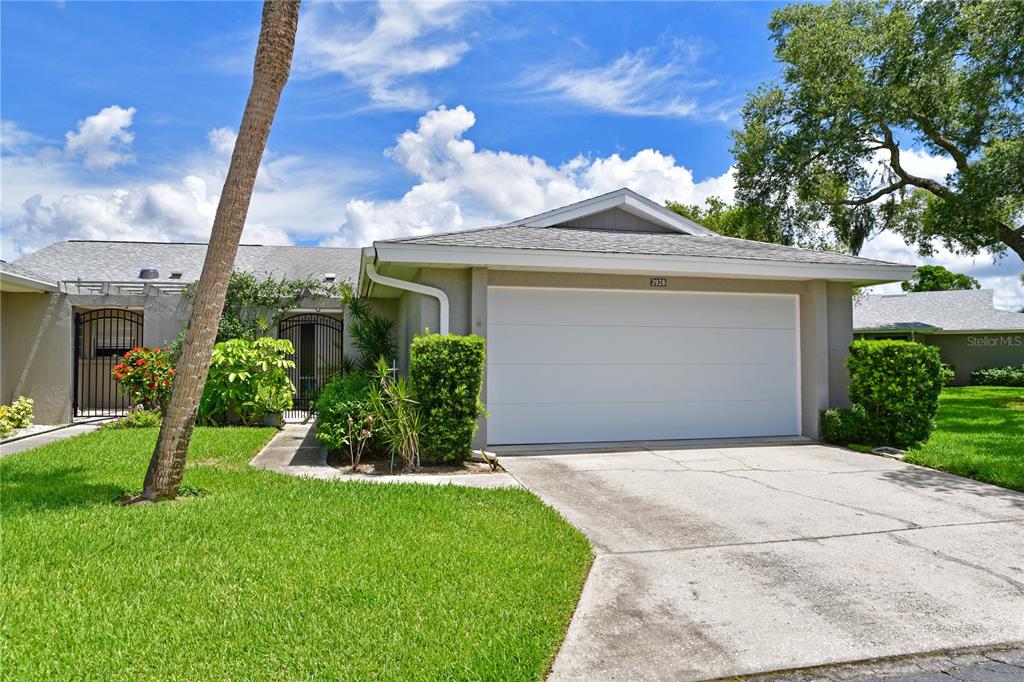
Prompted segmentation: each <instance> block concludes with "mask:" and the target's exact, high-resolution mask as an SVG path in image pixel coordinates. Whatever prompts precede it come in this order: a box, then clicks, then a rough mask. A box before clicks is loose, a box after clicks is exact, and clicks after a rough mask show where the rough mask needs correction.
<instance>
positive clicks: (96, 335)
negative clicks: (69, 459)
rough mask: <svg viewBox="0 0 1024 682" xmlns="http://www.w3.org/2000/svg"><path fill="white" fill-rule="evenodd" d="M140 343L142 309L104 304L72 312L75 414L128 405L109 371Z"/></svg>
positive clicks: (104, 413)
mask: <svg viewBox="0 0 1024 682" xmlns="http://www.w3.org/2000/svg"><path fill="white" fill-rule="evenodd" d="M140 345H142V313H137V312H134V311H131V310H120V309H116V308H103V309H101V310H90V311H88V312H83V313H75V357H74V360H75V367H74V388H73V391H72V405H73V406H74V411H75V416H76V417H113V416H117V415H119V414H124V413H125V411H126V410H128V409H129V408H130V407H131V404H130V402H129V400H128V397H127V396H125V395H124V394H122V393H121V391H119V390H118V387H117V382H116V381H115V380H114V377H113V375H112V374H111V371H112V370H113V369H114V365H116V364H117V363H118V362H120V360H121V356H122V355H124V353H125V352H126V351H128V350H130V349H132V348H135V347H136V346H140Z"/></svg>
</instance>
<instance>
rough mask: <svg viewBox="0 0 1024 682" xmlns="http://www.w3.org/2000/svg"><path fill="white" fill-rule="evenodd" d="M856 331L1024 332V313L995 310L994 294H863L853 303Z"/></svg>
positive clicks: (984, 292) (987, 290)
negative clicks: (993, 304) (989, 330)
mask: <svg viewBox="0 0 1024 682" xmlns="http://www.w3.org/2000/svg"><path fill="white" fill-rule="evenodd" d="M853 328H854V329H856V330H893V331H896V330H907V331H910V330H921V331H927V330H936V329H942V330H945V331H980V330H984V329H991V330H994V331H1004V330H1012V331H1021V330H1024V313H1011V312H1007V311H1005V310H996V309H995V308H993V307H992V291H991V290H989V289H972V290H968V291H925V292H919V293H906V294H891V295H885V294H882V295H863V296H858V297H856V298H854V301H853Z"/></svg>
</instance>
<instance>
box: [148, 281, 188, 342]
mask: <svg viewBox="0 0 1024 682" xmlns="http://www.w3.org/2000/svg"><path fill="white" fill-rule="evenodd" d="M191 313H192V303H191V302H190V301H186V300H185V299H184V298H182V297H181V296H180V295H179V294H160V295H156V296H146V297H145V300H144V302H143V304H142V343H143V344H144V345H146V346H158V347H163V346H167V345H170V344H172V343H174V342H175V341H176V340H177V338H178V335H179V334H180V333H181V330H182V329H184V328H185V320H187V319H188V316H189V315H191Z"/></svg>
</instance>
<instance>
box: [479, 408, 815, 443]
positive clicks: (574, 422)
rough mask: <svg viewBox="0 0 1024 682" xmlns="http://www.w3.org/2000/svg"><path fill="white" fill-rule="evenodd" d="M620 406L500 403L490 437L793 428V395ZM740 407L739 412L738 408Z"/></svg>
mask: <svg viewBox="0 0 1024 682" xmlns="http://www.w3.org/2000/svg"><path fill="white" fill-rule="evenodd" d="M640 408H641V406H639V405H637V406H634V409H629V410H626V409H623V407H622V406H621V405H615V404H611V403H601V404H591V403H583V404H581V403H562V404H558V405H551V404H543V405H541V404H517V405H504V406H502V408H501V411H500V412H499V413H497V414H498V415H499V416H498V418H497V419H495V418H494V415H493V414H492V417H491V419H490V420H488V426H487V428H488V439H489V440H491V441H492V442H494V443H585V442H594V441H616V440H671V439H677V438H721V437H724V436H723V434H727V435H728V436H729V437H735V438H742V437H748V436H784V435H789V434H792V433H795V432H796V430H797V428H798V426H797V423H796V419H795V417H794V414H795V410H796V406H795V404H794V402H793V401H791V400H781V401H764V402H758V401H748V402H746V403H744V404H743V405H742V406H741V407H739V406H737V404H736V403H735V402H719V403H716V402H704V403H650V404H647V405H643V406H642V409H640ZM738 409H739V410H742V411H740V412H738V411H737V410H738Z"/></svg>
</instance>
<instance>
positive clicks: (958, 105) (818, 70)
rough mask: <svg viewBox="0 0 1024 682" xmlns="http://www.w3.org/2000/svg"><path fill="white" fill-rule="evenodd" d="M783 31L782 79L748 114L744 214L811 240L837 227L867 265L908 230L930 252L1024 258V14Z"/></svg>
mask: <svg viewBox="0 0 1024 682" xmlns="http://www.w3.org/2000/svg"><path fill="white" fill-rule="evenodd" d="M769 27H770V30H771V36H772V39H773V40H774V42H775V54H776V57H777V58H778V60H779V61H780V62H781V63H782V65H783V68H782V77H781V81H779V82H769V83H766V84H763V85H762V86H761V87H760V88H758V89H757V90H756V91H755V92H754V93H753V94H752V95H751V96H750V97H749V99H748V101H747V103H746V105H745V106H744V108H743V111H742V118H743V128H742V130H740V131H738V132H737V133H736V134H735V140H734V147H733V153H734V154H735V156H736V160H737V173H736V186H737V200H738V203H739V204H740V205H741V206H759V207H761V210H763V211H765V212H767V213H768V214H769V215H771V216H772V217H773V219H775V220H776V221H777V222H778V226H777V227H776V228H775V230H776V231H777V232H779V233H780V234H784V235H791V239H792V240H793V241H795V242H798V241H800V239H801V236H800V235H804V234H806V233H808V232H809V231H812V230H813V229H814V228H815V227H816V226H818V225H821V224H822V223H824V224H827V225H829V226H830V227H831V228H832V231H833V232H834V234H835V237H836V239H837V240H838V242H839V243H840V245H841V246H843V247H845V248H847V249H849V250H850V251H852V252H854V253H857V252H859V250H860V248H861V246H862V245H863V243H864V241H865V239H867V237H869V236H870V235H871V234H873V233H874V232H876V231H878V230H881V229H892V230H897V231H899V232H900V233H901V234H902V235H903V236H904V237H905V238H906V239H907V241H908V243H911V244H915V245H916V246H917V247H918V249H919V250H920V251H921V252H922V253H925V254H927V253H929V252H930V251H931V249H932V243H933V241H934V240H938V241H939V242H940V243H942V244H943V245H944V246H946V247H947V248H949V249H951V250H953V251H956V252H959V253H968V254H975V253H978V252H980V251H983V250H988V251H990V252H992V253H995V254H999V253H1003V252H1005V251H1006V250H1007V249H1008V248H1009V249H1012V250H1013V251H1015V252H1016V253H1017V254H1018V255H1019V256H1021V257H1022V258H1024V136H1022V131H1024V125H1022V104H1024V3H1020V2H983V1H980V0H937V1H936V2H928V3H922V2H914V1H912V0H890V1H888V2H875V1H860V0H851V1H847V2H834V3H833V4H831V5H807V4H804V5H791V6H787V7H783V8H780V9H778V10H776V11H775V13H774V14H773V17H772V21H771V23H770V26H769ZM908 149H923V150H924V151H926V152H928V153H929V154H931V155H939V156H941V157H942V158H943V159H945V160H946V165H947V166H948V168H949V169H951V172H949V173H948V174H947V175H946V176H945V177H941V178H937V177H935V175H936V174H935V173H934V172H928V171H926V170H924V169H921V168H920V167H919V164H915V163H914V161H915V159H914V158H912V157H911V154H910V153H908V151H907V150H908Z"/></svg>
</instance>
